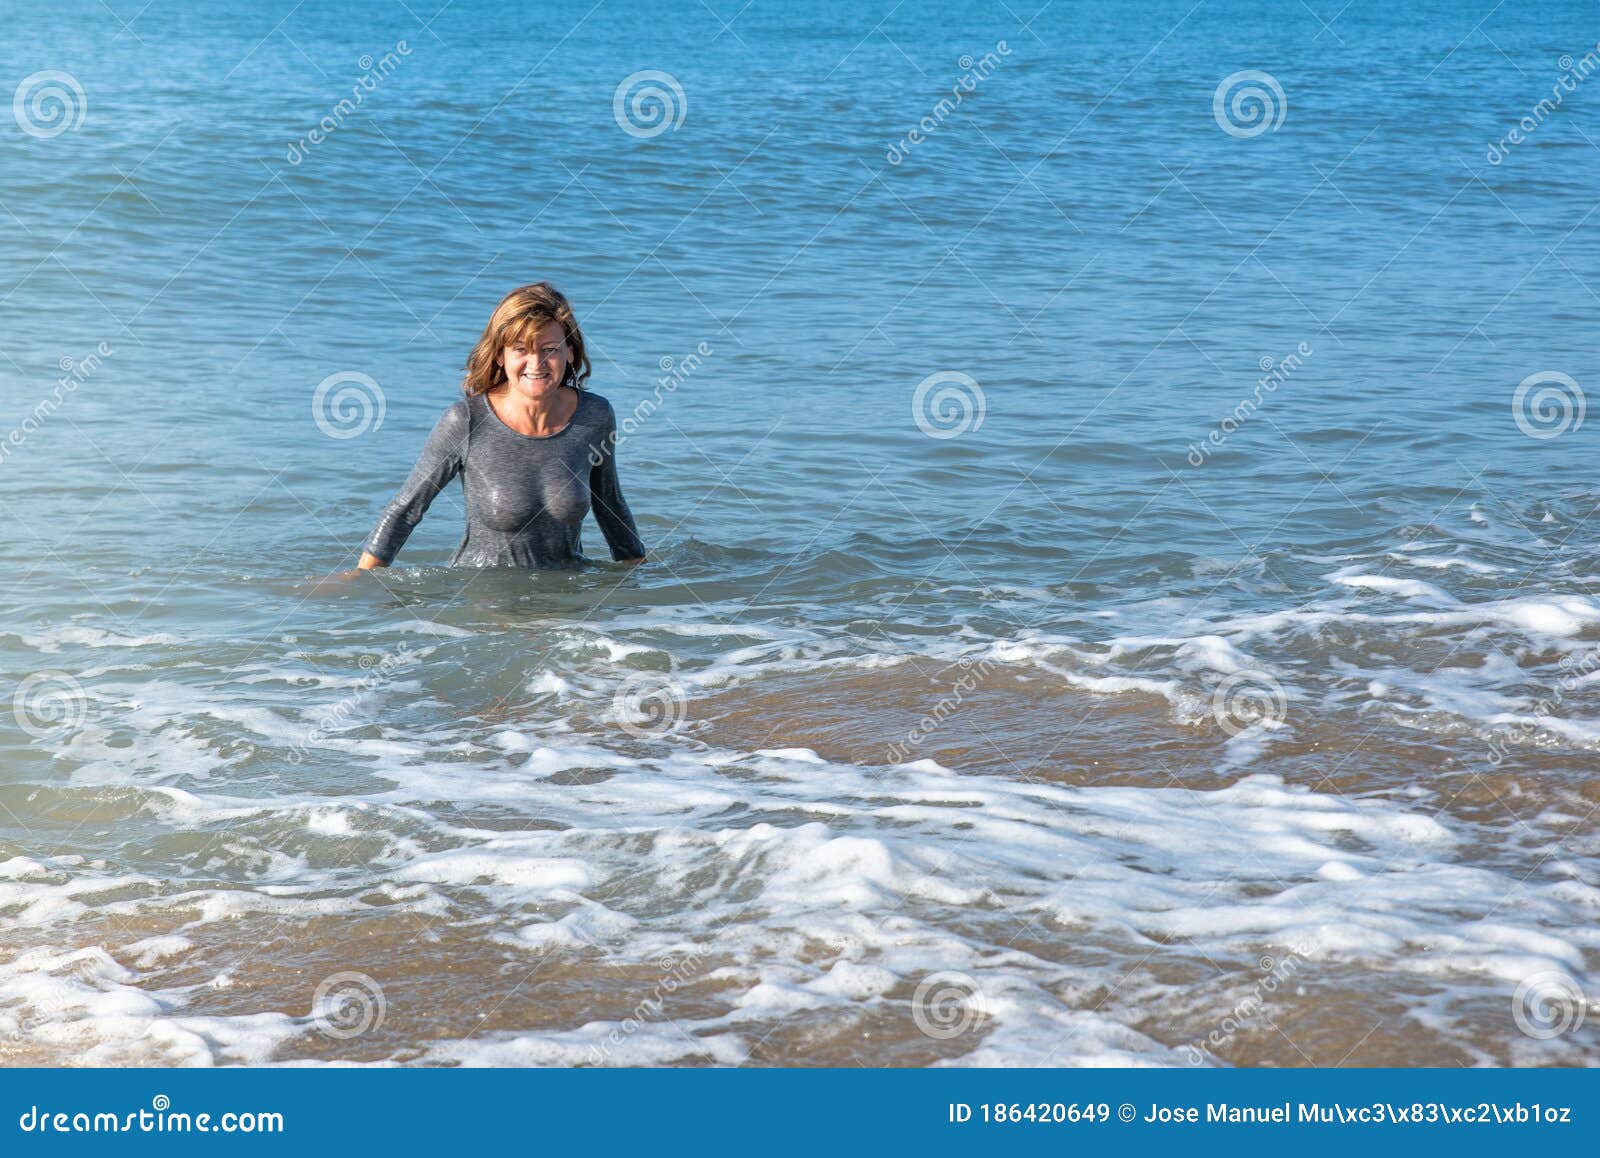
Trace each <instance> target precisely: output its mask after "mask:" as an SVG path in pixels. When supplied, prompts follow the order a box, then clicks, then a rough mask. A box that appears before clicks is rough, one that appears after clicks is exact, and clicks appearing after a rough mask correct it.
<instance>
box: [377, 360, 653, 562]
mask: <svg viewBox="0 0 1600 1158" xmlns="http://www.w3.org/2000/svg"><path fill="white" fill-rule="evenodd" d="M616 429H617V417H616V412H615V411H613V410H612V409H611V403H609V402H607V401H606V400H605V399H604V398H602V397H600V396H599V395H598V394H592V393H590V392H589V391H587V390H580V391H579V392H578V409H577V410H576V411H575V412H574V413H573V415H572V421H571V422H569V423H567V425H566V426H564V427H562V428H561V429H560V430H558V431H556V433H554V434H551V435H546V436H544V437H533V436H529V435H526V434H518V433H517V432H516V431H515V430H512V429H511V428H510V427H509V426H507V425H506V424H505V423H504V422H502V421H501V419H500V416H499V415H498V414H496V413H495V412H494V409H493V408H492V407H491V406H490V405H489V402H488V400H487V399H486V398H485V397H484V396H483V395H481V394H478V395H470V396H467V397H464V398H462V399H461V400H460V401H458V402H456V403H455V404H454V405H452V406H451V407H450V408H449V409H448V410H446V411H445V412H444V414H443V416H441V417H440V419H439V421H438V423H437V424H436V425H435V426H434V428H433V433H432V434H430V435H428V441H427V442H426V444H424V446H423V448H422V454H421V456H420V457H418V459H417V464H416V466H414V467H412V469H411V474H410V476H409V477H408V478H407V479H406V481H405V485H404V486H402V487H401V488H400V493H399V494H397V495H396V496H395V497H394V500H393V501H392V502H390V503H389V505H388V506H387V507H386V508H385V509H384V512H383V515H382V517H381V518H379V520H378V525H377V526H376V527H374V528H373V531H372V534H371V535H370V536H369V537H368V538H367V542H366V549H367V550H368V551H370V552H371V553H372V554H373V555H376V556H377V557H378V558H379V559H380V560H382V561H383V562H384V563H385V564H387V563H389V562H391V561H392V560H393V559H394V557H395V555H396V553H398V552H399V550H400V548H401V546H402V545H404V543H405V541H406V539H407V537H408V536H410V534H411V531H412V528H414V527H415V526H416V525H417V524H418V523H419V522H421V521H422V516H423V515H424V514H426V513H427V510H428V506H429V504H430V503H432V502H433V500H434V497H435V496H436V495H438V493H439V492H440V491H442V490H443V489H444V488H445V485H446V484H447V483H449V481H450V480H451V479H453V478H454V477H455V476H456V475H457V474H459V475H460V476H461V483H462V487H463V489H464V490H465V492H466V500H467V533H466V536H465V537H464V538H463V539H462V540H461V546H459V547H457V548H456V553H455V556H454V557H453V558H452V559H451V560H450V565H451V566H452V567H495V566H507V567H540V568H545V567H567V566H573V565H575V564H577V563H579V562H581V561H582V559H583V544H582V540H581V532H582V530H583V517H584V515H586V514H587V513H588V512H589V510H590V507H591V506H592V507H593V509H594V516H595V521H596V522H598V523H599V524H600V530H601V531H602V532H603V533H604V534H605V537H606V544H607V545H608V546H609V547H610V548H611V556H612V558H613V559H617V560H622V559H637V558H640V557H642V556H643V555H644V544H643V543H642V542H640V541H639V532H638V530H637V528H636V527H635V526H634V523H633V515H632V514H631V513H630V512H629V511H628V504H627V503H626V502H625V501H624V500H623V498H622V489H621V487H619V486H618V485H617V468H616V464H615V461H614V452H615V443H616Z"/></svg>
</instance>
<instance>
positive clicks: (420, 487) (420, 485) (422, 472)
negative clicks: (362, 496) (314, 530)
mask: <svg viewBox="0 0 1600 1158" xmlns="http://www.w3.org/2000/svg"><path fill="white" fill-rule="evenodd" d="M466 450H467V404H466V402H465V401H464V400H463V401H461V402H457V403H455V404H454V405H453V406H451V407H450V409H448V410H446V411H445V412H444V414H443V416H442V417H440V419H439V421H438V422H437V423H436V424H435V425H434V428H433V433H431V434H429V435H428V441H427V442H426V443H424V444H423V447H422V453H421V454H420V455H419V456H418V457H417V462H416V465H415V466H413V467H412V468H411V474H410V475H409V476H408V477H407V478H406V481H405V485H404V486H402V487H401V488H400V493H399V494H397V495H395V497H394V499H393V500H392V501H391V502H390V503H389V505H388V506H387V507H385V508H384V510H383V514H382V516H380V517H379V519H378V525H377V526H376V527H374V528H373V529H372V534H370V535H368V536H367V541H366V544H365V550H363V551H362V553H361V563H360V565H359V566H360V569H361V570H363V571H370V570H372V569H373V568H374V567H387V566H388V565H389V564H390V563H392V562H393V561H394V557H395V555H396V554H398V553H399V551H400V548H401V547H403V546H404V545H405V541H406V539H408V538H409V537H410V536H411V532H412V529H413V528H415V527H416V525H417V524H418V523H420V522H421V521H422V516H423V515H425V514H426V513H427V511H428V507H429V505H430V504H432V502H433V500H434V498H435V497H436V496H437V495H438V494H439V492H440V491H442V490H443V489H444V488H445V484H446V483H448V482H449V481H450V480H451V479H453V478H455V476H456V475H457V474H459V473H460V471H461V467H462V465H463V463H464V462H465V461H466Z"/></svg>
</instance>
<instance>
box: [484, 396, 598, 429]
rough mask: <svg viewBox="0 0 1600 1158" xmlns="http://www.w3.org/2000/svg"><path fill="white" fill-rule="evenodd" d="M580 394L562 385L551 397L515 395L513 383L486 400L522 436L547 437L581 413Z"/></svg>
mask: <svg viewBox="0 0 1600 1158" xmlns="http://www.w3.org/2000/svg"><path fill="white" fill-rule="evenodd" d="M577 394H578V392H577V391H576V390H574V389H571V388H570V387H567V386H564V385H563V386H560V387H558V388H557V389H555V390H554V391H552V392H551V393H549V394H544V395H541V396H539V397H537V398H527V397H524V396H522V395H520V394H517V393H515V392H514V391H513V390H512V389H511V387H510V384H509V383H503V384H501V385H500V386H499V387H497V388H495V389H494V390H491V391H490V392H489V397H487V398H486V399H485V401H487V402H488V403H489V405H490V406H493V407H494V411H495V413H496V414H498V415H499V416H500V420H501V421H502V422H504V423H505V424H506V425H507V426H509V427H511V429H512V430H515V431H516V432H517V433H518V434H525V435H529V436H531V437H537V438H543V437H545V436H547V435H551V434H554V433H556V432H557V431H558V430H560V429H561V428H562V427H564V426H566V425H567V423H569V422H571V421H572V415H573V413H574V412H575V411H576V410H577V408H578V407H577Z"/></svg>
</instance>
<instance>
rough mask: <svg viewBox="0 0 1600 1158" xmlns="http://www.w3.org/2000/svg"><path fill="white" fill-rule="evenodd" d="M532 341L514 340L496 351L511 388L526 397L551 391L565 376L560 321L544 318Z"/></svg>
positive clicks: (565, 354)
mask: <svg viewBox="0 0 1600 1158" xmlns="http://www.w3.org/2000/svg"><path fill="white" fill-rule="evenodd" d="M534 341H535V344H534V345H533V346H532V347H529V346H528V345H527V344H525V343H523V342H516V343H513V344H512V345H509V346H507V347H506V348H505V349H504V350H502V351H501V352H500V365H501V366H502V367H503V368H504V369H505V372H506V382H507V384H508V385H509V386H510V387H511V389H512V391H514V392H515V393H517V394H521V395H523V396H524V397H527V398H539V397H543V396H546V395H550V394H554V393H555V392H556V391H557V390H559V389H560V388H561V383H562V382H563V381H564V380H565V379H566V376H567V361H568V350H567V335H566V331H564V330H563V329H562V328H561V323H560V322H546V323H545V324H544V325H543V326H542V327H540V329H539V333H538V336H537V337H536V338H535V339H534Z"/></svg>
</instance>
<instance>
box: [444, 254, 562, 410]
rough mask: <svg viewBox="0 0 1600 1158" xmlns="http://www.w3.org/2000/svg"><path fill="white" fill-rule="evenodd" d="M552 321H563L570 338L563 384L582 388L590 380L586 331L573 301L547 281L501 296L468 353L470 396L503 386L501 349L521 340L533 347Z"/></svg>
mask: <svg viewBox="0 0 1600 1158" xmlns="http://www.w3.org/2000/svg"><path fill="white" fill-rule="evenodd" d="M551 322H559V323H560V324H561V329H562V331H563V332H564V333H565V334H566V337H567V354H568V359H567V375H566V377H565V378H563V379H562V380H561V384H562V385H563V386H571V387H573V388H574V389H577V390H582V389H583V384H584V383H585V382H587V381H588V380H589V354H588V351H587V350H586V349H585V348H584V344H583V331H582V330H581V329H579V328H578V319H577V317H576V316H574V314H573V312H572V303H571V302H569V301H567V299H566V296H565V295H564V294H562V292H561V291H560V290H558V289H556V287H555V286H553V285H551V284H550V283H549V282H547V281H541V282H535V283H534V284H533V285H525V286H519V287H518V288H516V289H514V290H512V291H511V292H510V293H508V294H507V295H506V296H505V297H503V298H501V299H500V304H499V305H497V306H495V308H494V313H492V314H490V315H489V324H488V325H486V326H484V327H483V337H481V338H479V339H478V343H477V345H475V346H473V347H472V353H470V354H468V355H467V376H466V378H465V379H464V380H463V381H462V383H461V389H462V390H463V391H465V392H466V393H467V394H468V395H472V394H487V393H488V392H489V391H490V390H493V389H494V388H495V387H497V386H499V385H500V384H501V383H503V382H504V381H505V380H506V370H505V367H504V366H503V365H501V359H500V355H501V351H503V350H504V349H505V348H506V347H507V346H514V345H516V344H517V343H518V342H521V343H523V344H525V345H527V346H528V347H529V348H532V347H533V346H534V345H535V339H536V338H537V337H538V334H539V331H540V330H542V329H543V328H544V327H545V326H547V325H549V324H550V323H551Z"/></svg>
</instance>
